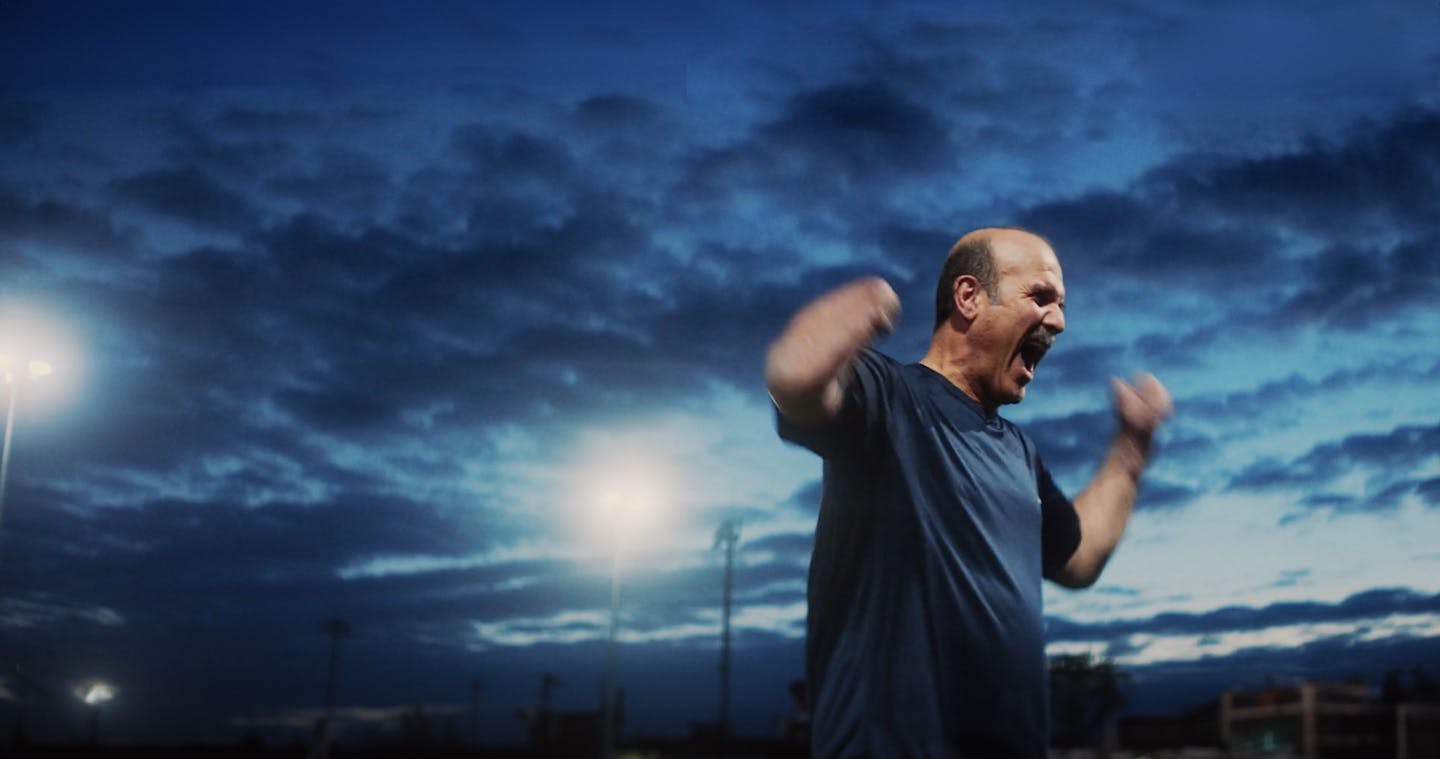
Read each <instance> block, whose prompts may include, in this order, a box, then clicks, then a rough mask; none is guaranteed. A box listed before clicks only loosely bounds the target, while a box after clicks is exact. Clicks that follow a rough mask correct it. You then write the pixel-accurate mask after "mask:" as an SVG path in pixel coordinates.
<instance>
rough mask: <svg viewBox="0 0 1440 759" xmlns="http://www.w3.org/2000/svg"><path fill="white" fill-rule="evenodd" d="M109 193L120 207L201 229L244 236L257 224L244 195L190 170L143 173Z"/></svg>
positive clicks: (256, 217)
mask: <svg viewBox="0 0 1440 759" xmlns="http://www.w3.org/2000/svg"><path fill="white" fill-rule="evenodd" d="M112 191H113V193H114V195H115V197H116V199H117V200H119V201H120V202H121V203H129V204H134V205H136V206H138V207H140V208H143V209H145V210H147V211H151V212H153V213H156V214H159V215H161V216H168V217H171V218H174V219H179V220H181V221H187V222H190V223H192V224H198V225H200V226H202V227H209V228H213V229H220V230H226V231H241V232H245V231H250V230H251V229H254V227H255V226H256V224H257V223H258V221H259V213H258V212H257V210H256V209H255V208H254V207H252V205H251V204H250V202H249V201H248V200H246V199H245V197H244V196H243V195H241V194H239V193H238V192H235V191H234V190H231V189H229V188H227V187H225V186H224V185H222V184H221V183H220V182H217V181H216V180H215V179H214V178H213V177H211V176H209V175H207V174H205V173H203V172H201V171H199V170H196V169H193V168H184V169H159V170H155V171H147V172H143V173H141V174H137V175H135V176H132V177H127V178H125V179H121V180H118V181H116V182H115V183H114V185H113V186H112Z"/></svg>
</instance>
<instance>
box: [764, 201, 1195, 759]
mask: <svg viewBox="0 0 1440 759" xmlns="http://www.w3.org/2000/svg"><path fill="white" fill-rule="evenodd" d="M1064 308H1065V285H1064V281H1063V280H1062V278H1061V272H1060V262H1059V260H1058V259H1057V258H1056V256H1055V252H1054V251H1053V250H1052V249H1051V248H1050V245H1049V244H1048V243H1047V242H1046V241H1045V240H1044V239H1043V238H1041V237H1039V236H1037V235H1035V234H1032V233H1030V232H1026V231H1024V230H1019V229H1013V228H1001V229H983V230H978V231H976V232H972V233H970V234H967V235H965V236H964V237H962V238H960V241H959V242H957V243H956V244H955V247H954V248H952V249H951V252H950V255H949V256H948V257H947V259H946V262H945V266H944V268H943V270H942V272H941V275H940V282H939V286H938V287H937V292H936V325H935V331H934V334H933V336H932V338H931V342H930V348H929V350H928V352H927V353H926V354H925V357H924V358H923V359H922V360H921V361H920V362H919V363H917V364H911V365H908V366H907V365H901V364H899V363H897V362H895V361H894V360H892V359H890V358H887V357H885V356H883V355H881V354H879V353H876V352H875V351H873V350H870V349H869V348H868V347H867V346H868V344H869V343H870V342H871V341H872V340H873V339H874V338H875V337H876V336H877V335H879V334H881V333H884V332H888V331H889V330H890V329H891V328H892V327H893V325H894V322H895V319H896V318H897V317H898V315H899V311H900V302H899V299H898V298H897V297H896V295H895V292H894V291H893V290H892V289H891V288H890V286H889V285H888V284H886V283H885V282H884V281H883V280H881V279H878V278H868V279H862V280H858V281H856V282H852V283H850V284H848V285H845V286H843V287H841V288H839V289H837V290H835V291H833V292H831V293H829V294H827V295H824V296H822V297H821V298H820V299H818V300H816V301H814V302H812V303H810V304H809V305H808V306H806V307H805V308H803V309H801V310H800V312H799V313H797V314H796V315H795V317H794V318H793V319H792V320H791V322H790V324H789V326H787V327H786V329H785V331H784V332H783V333H782V334H781V335H780V337H779V338H778V339H777V340H776V341H775V343H774V344H773V345H772V346H771V348H770V352H769V355H768V357H767V360H766V382H767V384H768V385H769V388H770V395H771V398H772V399H773V400H774V402H775V407H776V409H777V411H778V419H779V421H778V424H779V430H780V435H781V437H783V438H785V439H786V440H789V441H792V442H796V443H799V444H801V445H804V446H806V447H807V448H809V449H811V450H812V451H814V452H816V453H818V454H819V455H820V456H821V457H822V458H823V459H824V460H825V476H824V488H823V495H822V497H821V506H820V517H819V523H818V525H817V527H816V537H815V552H814V555H813V556H812V558H811V564H810V589H809V600H810V613H809V618H808V622H807V627H808V630H807V633H808V640H807V651H806V668H807V670H808V672H807V677H808V678H809V681H810V688H811V691H810V692H811V694H812V697H813V698H812V704H811V725H812V736H813V738H812V750H813V753H814V755H815V756H816V757H857V756H869V757H899V756H915V757H919V756H930V757H983V758H984V759H994V758H996V757H1041V756H1044V755H1045V752H1046V744H1047V738H1048V729H1049V725H1048V721H1049V704H1048V696H1047V687H1048V683H1047V675H1046V666H1045V651H1044V617H1043V613H1042V611H1041V590H1040V585H1041V578H1042V577H1044V578H1047V579H1050V580H1053V581H1055V582H1058V583H1060V584H1062V585H1065V586H1067V587H1072V588H1081V587H1086V586H1088V585H1090V584H1092V583H1094V582H1095V579H1096V578H1097V577H1098V576H1099V574H1100V570H1101V569H1102V568H1103V567H1104V565H1105V562H1106V560H1107V559H1108V558H1109V556H1110V554H1111V552H1112V551H1113V550H1114V549H1115V545H1116V543H1118V542H1119V540H1120V535H1121V533H1122V532H1123V531H1124V529H1125V523H1126V521H1127V520H1128V518H1129V515H1130V511H1131V509H1132V508H1133V506H1134V503H1135V493H1136V488H1137V485H1138V482H1139V479H1140V475H1141V472H1142V471H1143V470H1144V468H1145V466H1146V463H1147V461H1148V459H1149V452H1150V442H1151V439H1152V437H1153V435H1154V433H1155V430H1156V429H1157V427H1158V426H1159V425H1160V423H1161V421H1162V420H1163V419H1164V418H1165V417H1167V416H1168V415H1169V414H1170V412H1171V402H1170V396H1169V394H1168V393H1167V392H1166V390H1165V388H1164V387H1163V386H1162V385H1161V384H1160V382H1159V381H1158V380H1156V379H1155V378H1154V377H1152V376H1149V375H1142V376H1141V377H1139V378H1137V381H1136V384H1134V385H1130V384H1128V383H1125V382H1123V381H1120V380H1114V381H1112V385H1113V390H1114V395H1115V416H1116V421H1117V427H1118V430H1117V432H1116V433H1115V436H1114V437H1113V439H1112V440H1111V442H1110V444H1109V449H1108V451H1106V453H1105V458H1104V460H1103V462H1102V463H1101V465H1100V468H1099V470H1098V472H1097V473H1096V475H1095V477H1094V479H1093V480H1092V481H1091V482H1090V484H1089V485H1088V486H1087V487H1086V488H1085V490H1084V491H1083V492H1081V493H1080V495H1079V496H1078V497H1076V498H1075V500H1074V503H1073V504H1072V503H1071V502H1070V501H1069V500H1068V499H1067V498H1066V497H1065V496H1064V494H1062V493H1061V492H1060V490H1059V488H1057V487H1056V486H1055V483H1054V482H1053V481H1052V480H1051V477H1050V474H1049V472H1047V471H1046V469H1045V466H1044V464H1043V463H1042V462H1041V461H1040V457H1039V454H1038V453H1037V452H1036V450H1035V446H1034V444H1033V443H1032V442H1031V441H1030V439H1029V438H1028V437H1026V436H1025V434H1024V433H1023V432H1021V431H1020V429H1019V428H1018V427H1016V426H1015V425H1013V424H1011V423H1010V422H1008V421H1006V420H1004V419H1002V418H1000V417H999V416H998V415H997V413H996V411H997V409H998V408H999V407H1000V406H1001V405H1004V404H1007V403H1018V402H1019V401H1020V400H1022V399H1023V398H1024V397H1025V390H1026V386H1027V385H1028V384H1029V383H1030V381H1031V380H1032V379H1034V377H1035V370H1036V367H1037V365H1038V364H1039V363H1040V360H1041V359H1042V358H1043V357H1044V355H1045V352H1046V350H1048V348H1049V347H1050V344H1051V343H1052V342H1053V341H1054V339H1055V336H1056V335H1058V334H1059V333H1060V332H1061V331H1063V330H1064V329H1065V311H1064Z"/></svg>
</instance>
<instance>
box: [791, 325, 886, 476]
mask: <svg viewBox="0 0 1440 759" xmlns="http://www.w3.org/2000/svg"><path fill="white" fill-rule="evenodd" d="M894 370H895V362H894V361H893V360H891V359H889V358H887V357H886V356H884V355H882V354H880V353H877V352H875V351H874V350H871V349H869V348H866V349H864V350H862V351H861V352H860V354H859V355H858V356H857V357H856V358H855V360H854V361H853V362H851V364H850V368H849V369H848V370H847V372H848V374H847V376H846V378H845V394H844V399H843V400H842V401H841V405H840V411H839V413H837V414H836V415H835V417H834V418H833V419H829V420H826V421H823V422H819V423H816V424H804V425H801V424H796V423H795V422H793V421H791V420H789V419H787V418H785V416H784V415H783V414H781V413H780V409H779V408H776V409H775V427H776V430H777V431H778V432H779V433H780V438H781V439H782V440H786V441H788V442H791V443H795V444H797V445H801V446H804V447H805V448H808V449H810V450H811V451H813V452H815V453H816V454H818V455H819V456H820V457H821V458H823V459H825V460H826V461H834V460H837V459H840V458H843V457H845V456H846V455H847V454H850V453H853V452H855V451H858V450H860V449H862V448H863V447H864V446H865V445H866V443H867V441H869V440H871V439H873V435H874V432H875V431H876V430H877V429H880V428H881V426H882V425H883V424H884V413H885V394H886V392H887V388H888V387H889V385H890V381H891V377H892V375H893V372H894Z"/></svg>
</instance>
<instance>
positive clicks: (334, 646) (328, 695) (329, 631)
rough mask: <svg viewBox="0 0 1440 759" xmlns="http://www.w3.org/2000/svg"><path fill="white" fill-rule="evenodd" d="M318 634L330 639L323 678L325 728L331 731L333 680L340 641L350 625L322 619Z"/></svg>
mask: <svg viewBox="0 0 1440 759" xmlns="http://www.w3.org/2000/svg"><path fill="white" fill-rule="evenodd" d="M320 632H321V633H322V634H324V635H328V636H329V637H330V666H329V672H328V675H327V676H326V678H325V727H326V729H327V730H331V728H332V723H333V722H334V721H335V680H336V675H337V671H338V670H339V668H340V639H341V638H343V637H345V636H346V635H349V634H350V623H349V622H346V621H345V620H343V619H339V618H334V619H322V620H320ZM332 734H333V731H332Z"/></svg>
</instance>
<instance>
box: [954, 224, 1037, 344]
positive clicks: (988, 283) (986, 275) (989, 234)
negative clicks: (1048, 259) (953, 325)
mask: <svg viewBox="0 0 1440 759" xmlns="http://www.w3.org/2000/svg"><path fill="white" fill-rule="evenodd" d="M1036 243H1039V244H1040V245H1043V246H1044V247H1045V248H1046V249H1047V250H1048V249H1049V248H1050V242H1049V241H1048V240H1046V239H1045V238H1044V237H1042V236H1040V235H1038V234H1035V233H1034V232H1031V231H1029V230H1027V229H1021V228H1019V227H986V228H985V229H977V230H975V231H974V232H969V233H967V234H966V235H965V236H963V237H961V238H960V239H959V240H957V241H956V242H955V245H954V246H952V247H951V248H950V254H949V255H948V256H946V257H945V265H944V266H943V267H941V269H940V281H939V282H938V283H937V284H936V286H935V326H934V329H936V330H938V329H940V326H941V325H943V324H944V323H945V322H946V321H948V320H949V319H950V315H951V314H953V313H955V280H956V279H958V278H959V277H962V276H966V275H969V276H971V277H974V278H975V279H976V280H977V281H979V282H980V286H981V287H983V288H985V292H986V293H988V294H989V295H990V298H991V300H995V299H996V298H997V297H998V295H999V293H998V290H997V287H998V285H999V282H1000V271H999V268H998V266H997V264H996V251H997V250H999V251H1000V252H1001V253H1002V254H1003V253H1008V252H1010V251H1012V250H1014V249H1016V248H1026V247H1030V246H1033V245H1035V244H1036ZM1002 257H1008V256H1002Z"/></svg>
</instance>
